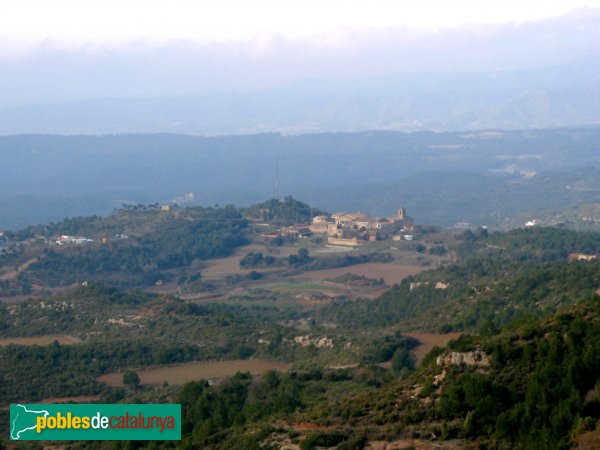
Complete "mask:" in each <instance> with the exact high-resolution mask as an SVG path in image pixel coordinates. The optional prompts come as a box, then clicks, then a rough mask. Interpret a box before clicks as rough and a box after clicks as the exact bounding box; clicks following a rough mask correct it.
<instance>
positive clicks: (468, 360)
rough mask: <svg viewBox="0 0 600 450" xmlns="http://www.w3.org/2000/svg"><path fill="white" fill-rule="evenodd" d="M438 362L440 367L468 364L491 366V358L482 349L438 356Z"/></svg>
mask: <svg viewBox="0 0 600 450" xmlns="http://www.w3.org/2000/svg"><path fill="white" fill-rule="evenodd" d="M436 363H437V365H438V366H440V367H450V366H460V365H461V364H464V365H466V366H475V367H482V368H483V367H489V366H490V358H489V356H488V355H486V354H485V353H484V352H482V351H481V350H475V351H472V352H451V353H448V354H447V355H445V356H438V358H437V360H436Z"/></svg>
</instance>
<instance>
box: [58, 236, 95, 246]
mask: <svg viewBox="0 0 600 450" xmlns="http://www.w3.org/2000/svg"><path fill="white" fill-rule="evenodd" d="M92 242H94V240H93V239H88V238H85V237H75V236H67V235H65V234H63V235H62V236H60V237H59V238H58V239H56V245H83V244H91V243H92Z"/></svg>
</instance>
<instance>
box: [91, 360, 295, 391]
mask: <svg viewBox="0 0 600 450" xmlns="http://www.w3.org/2000/svg"><path fill="white" fill-rule="evenodd" d="M288 368H289V365H287V364H282V363H277V362H273V361H267V360H261V359H246V360H232V361H212V362H197V363H191V364H183V365H180V366H170V367H158V368H154V369H145V370H139V371H138V372H137V373H138V375H139V376H140V379H141V382H142V384H144V385H153V386H159V385H162V384H163V383H164V382H165V381H166V382H168V383H169V384H183V383H187V382H189V381H194V380H208V379H215V378H216V379H221V378H225V377H230V376H232V375H235V374H236V373H237V372H250V373H251V374H253V375H259V374H262V373H265V372H268V371H269V370H279V371H285V370H288ZM98 381H101V382H103V383H106V384H109V385H111V386H115V387H119V386H123V372H114V373H109V374H106V375H102V376H101V377H99V378H98Z"/></svg>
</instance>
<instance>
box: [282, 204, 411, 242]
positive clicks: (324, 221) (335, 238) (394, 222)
mask: <svg viewBox="0 0 600 450" xmlns="http://www.w3.org/2000/svg"><path fill="white" fill-rule="evenodd" d="M413 231H414V221H413V219H412V218H411V217H408V216H407V215H406V210H405V209H404V208H400V209H399V210H398V212H397V213H396V215H394V216H390V217H384V218H376V217H371V216H369V215H368V214H362V213H346V212H337V213H334V214H331V215H327V214H320V215H317V216H315V217H313V219H312V223H309V224H298V225H292V226H289V227H283V228H282V229H281V231H280V233H281V235H282V236H288V237H308V236H311V235H313V234H325V235H327V243H328V244H331V245H350V246H356V245H362V244H364V243H366V242H372V241H377V240H380V239H389V238H392V239H394V240H407V241H409V240H412V238H413V235H412V233H413Z"/></svg>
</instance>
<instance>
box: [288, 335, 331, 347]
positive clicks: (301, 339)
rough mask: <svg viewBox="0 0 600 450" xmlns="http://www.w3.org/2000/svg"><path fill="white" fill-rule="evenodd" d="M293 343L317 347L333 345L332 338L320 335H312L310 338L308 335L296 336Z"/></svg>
mask: <svg viewBox="0 0 600 450" xmlns="http://www.w3.org/2000/svg"><path fill="white" fill-rule="evenodd" d="M294 343H296V344H298V345H301V346H302V347H308V346H309V345H311V344H312V345H314V346H315V347H317V348H323V347H330V348H332V347H333V339H331V338H328V337H322V338H318V337H314V338H311V337H310V336H308V335H307V336H296V337H295V338H294Z"/></svg>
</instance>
